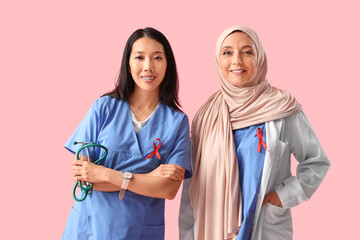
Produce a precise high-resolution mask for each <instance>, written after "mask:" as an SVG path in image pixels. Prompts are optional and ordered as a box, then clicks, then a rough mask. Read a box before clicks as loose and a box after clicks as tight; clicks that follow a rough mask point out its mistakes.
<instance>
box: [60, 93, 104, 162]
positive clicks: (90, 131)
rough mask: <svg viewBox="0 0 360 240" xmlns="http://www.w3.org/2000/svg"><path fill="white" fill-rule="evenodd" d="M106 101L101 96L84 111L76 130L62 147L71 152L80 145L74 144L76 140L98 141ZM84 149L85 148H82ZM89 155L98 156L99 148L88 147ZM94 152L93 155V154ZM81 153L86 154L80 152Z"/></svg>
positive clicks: (76, 149) (74, 151) (75, 150)
mask: <svg viewBox="0 0 360 240" xmlns="http://www.w3.org/2000/svg"><path fill="white" fill-rule="evenodd" d="M106 110H107V108H106V102H104V101H103V98H99V99H97V100H96V101H95V102H94V104H93V105H92V106H91V108H90V109H89V111H88V112H87V113H86V115H85V117H84V118H83V120H82V121H81V122H80V124H79V125H78V127H77V128H76V130H75V131H74V132H73V134H72V135H71V137H70V138H69V139H68V141H67V142H66V143H65V145H64V147H65V148H66V149H68V150H69V151H70V152H72V153H76V152H77V151H78V149H79V148H80V147H81V144H77V145H74V144H73V143H74V142H75V141H76V142H83V143H87V142H93V143H98V142H97V138H98V135H99V132H100V129H101V126H102V123H103V122H104V118H105V117H106ZM84 151H85V150H84ZM89 151H90V154H91V156H94V157H95V158H98V156H99V151H100V148H95V149H92V148H89ZM94 154H95V155H94ZM81 155H85V156H86V155H87V154H83V153H81Z"/></svg>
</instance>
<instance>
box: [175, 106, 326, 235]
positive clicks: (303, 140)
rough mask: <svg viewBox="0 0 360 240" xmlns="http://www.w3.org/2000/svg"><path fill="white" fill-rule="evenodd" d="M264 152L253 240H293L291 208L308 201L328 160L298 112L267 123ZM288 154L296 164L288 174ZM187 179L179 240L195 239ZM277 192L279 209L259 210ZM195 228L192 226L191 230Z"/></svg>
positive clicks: (265, 207) (267, 205)
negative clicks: (294, 172) (292, 171)
mask: <svg viewBox="0 0 360 240" xmlns="http://www.w3.org/2000/svg"><path fill="white" fill-rule="evenodd" d="M265 126H266V144H267V151H266V155H265V161H264V170H263V174H262V179H261V185H260V189H259V194H258V200H257V204H256V209H255V214H254V222H253V228H252V235H251V236H252V237H251V239H252V240H272V239H274V240H289V239H292V219H291V210H290V208H292V207H294V206H296V205H298V204H300V203H301V202H302V201H304V200H308V199H309V198H310V197H311V196H312V194H313V193H314V192H315V190H316V189H317V188H318V187H319V185H320V183H321V181H322V180H323V178H324V177H325V174H326V172H327V170H328V169H329V166H330V162H329V160H328V159H327V157H326V155H325V153H324V151H323V149H322V147H321V145H320V143H319V140H318V139H317V137H316V135H315V133H314V131H313V129H312V127H311V125H310V122H309V121H308V119H307V118H306V116H305V114H304V113H303V112H302V111H301V112H299V113H296V114H293V115H291V116H288V117H286V118H282V119H278V120H275V121H270V122H266V124H265ZM291 154H293V155H294V157H295V158H296V160H297V161H298V162H299V164H298V166H297V168H296V176H293V175H292V173H291V166H290V162H291V158H290V157H291ZM190 182H191V178H190V179H186V180H185V181H184V184H183V192H182V197H181V205H180V214H179V231H180V240H193V239H194V228H196V224H194V216H193V212H192V207H191V203H190V197H189V185H190ZM274 190H275V191H276V192H277V194H278V195H279V198H280V200H281V203H282V207H281V208H280V207H277V206H274V205H271V204H269V203H268V204H266V205H264V206H262V202H263V199H264V197H265V195H266V194H267V193H269V192H272V191H274ZM194 225H195V226H194Z"/></svg>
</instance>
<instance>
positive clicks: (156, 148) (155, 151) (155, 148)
mask: <svg viewBox="0 0 360 240" xmlns="http://www.w3.org/2000/svg"><path fill="white" fill-rule="evenodd" d="M156 141H159V142H160V143H159V145H157V146H156V144H155V142H156ZM153 144H154V151H153V152H152V153H150V155H149V156H147V158H145V159H149V158H152V157H153V156H154V155H155V153H156V156H157V157H158V159H161V156H160V153H159V151H158V150H159V149H160V147H161V141H160V139H159V138H157V139H155V140H154V142H153Z"/></svg>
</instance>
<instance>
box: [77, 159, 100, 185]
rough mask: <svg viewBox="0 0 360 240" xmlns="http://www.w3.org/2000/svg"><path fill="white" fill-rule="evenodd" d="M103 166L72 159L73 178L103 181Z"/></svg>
mask: <svg viewBox="0 0 360 240" xmlns="http://www.w3.org/2000/svg"><path fill="white" fill-rule="evenodd" d="M105 169H106V168H105V167H104V166H101V165H96V164H94V163H91V162H87V161H81V160H80V161H79V160H74V161H73V162H72V172H73V176H74V180H76V181H77V180H80V181H87V182H91V183H100V182H104V180H103V178H104V174H105V173H104V172H105Z"/></svg>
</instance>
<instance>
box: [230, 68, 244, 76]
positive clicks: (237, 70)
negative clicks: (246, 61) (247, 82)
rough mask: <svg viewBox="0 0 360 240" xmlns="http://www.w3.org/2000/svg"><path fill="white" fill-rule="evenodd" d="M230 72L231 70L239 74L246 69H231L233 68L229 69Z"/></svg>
mask: <svg viewBox="0 0 360 240" xmlns="http://www.w3.org/2000/svg"><path fill="white" fill-rule="evenodd" d="M230 72H232V73H233V74H235V75H240V74H242V73H244V72H246V70H244V69H233V70H230Z"/></svg>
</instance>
